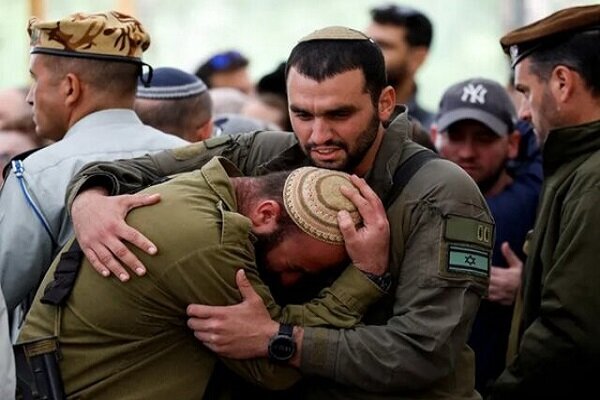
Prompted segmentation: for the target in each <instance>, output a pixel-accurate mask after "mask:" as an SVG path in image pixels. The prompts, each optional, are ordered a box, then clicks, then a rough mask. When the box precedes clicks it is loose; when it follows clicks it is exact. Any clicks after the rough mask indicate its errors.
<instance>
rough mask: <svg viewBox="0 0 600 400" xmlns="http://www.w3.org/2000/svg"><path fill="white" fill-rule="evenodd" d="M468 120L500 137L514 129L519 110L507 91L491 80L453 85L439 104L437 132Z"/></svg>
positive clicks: (474, 80) (475, 80) (476, 79)
mask: <svg viewBox="0 0 600 400" xmlns="http://www.w3.org/2000/svg"><path fill="white" fill-rule="evenodd" d="M465 119H472V120H475V121H479V122H481V123H482V124H484V125H485V126H487V127H488V128H490V129H491V130H492V131H493V132H494V133H496V134H497V135H498V136H504V135H507V134H509V133H511V132H512V131H513V130H514V129H515V124H516V123H517V111H516V109H515V106H514V104H513V102H512V100H511V98H510V97H509V95H508V93H507V92H506V89H504V87H502V85H500V84H499V83H497V82H495V81H492V80H490V79H484V78H474V79H468V80H466V81H462V82H458V83H456V84H454V85H452V86H450V87H449V88H448V89H447V90H446V92H445V93H444V95H443V96H442V100H441V101H440V106H439V111H438V113H437V118H436V120H437V121H436V122H437V129H438V131H439V132H445V131H447V130H448V127H450V125H452V124H454V123H455V122H458V121H462V120H465Z"/></svg>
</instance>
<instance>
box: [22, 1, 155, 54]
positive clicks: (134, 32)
mask: <svg viewBox="0 0 600 400" xmlns="http://www.w3.org/2000/svg"><path fill="white" fill-rule="evenodd" d="M27 31H28V33H29V37H30V38H31V53H32V54H34V53H42V54H50V55H58V56H69V57H83V58H94V59H101V60H114V61H127V62H133V63H140V64H141V63H142V62H141V60H142V53H143V52H144V51H145V50H146V49H147V48H148V47H149V46H150V36H149V35H148V33H146V31H145V30H144V27H143V26H142V24H141V23H140V22H139V21H138V20H137V19H135V18H133V17H131V16H129V15H126V14H122V13H120V12H117V11H108V12H104V13H97V14H84V13H75V14H72V15H69V16H67V17H65V18H63V19H60V20H57V21H40V20H39V19H38V18H36V17H33V18H31V19H30V20H29V26H28V28H27Z"/></svg>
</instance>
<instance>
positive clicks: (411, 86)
mask: <svg viewBox="0 0 600 400" xmlns="http://www.w3.org/2000/svg"><path fill="white" fill-rule="evenodd" d="M394 89H395V91H396V103H399V104H406V103H408V101H409V100H410V99H411V97H412V96H413V94H414V93H415V82H414V81H413V79H412V78H410V79H404V80H403V81H402V82H399V83H398V85H397V86H396V87H395V88H394Z"/></svg>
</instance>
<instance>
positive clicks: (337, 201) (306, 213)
mask: <svg viewBox="0 0 600 400" xmlns="http://www.w3.org/2000/svg"><path fill="white" fill-rule="evenodd" d="M341 186H346V187H349V188H354V187H355V186H354V185H353V184H352V182H351V181H350V177H349V175H348V174H346V173H343V172H340V171H332V170H328V169H322V168H316V167H303V168H298V169H297V170H295V171H293V172H292V173H291V174H290V176H289V177H288V178H287V180H286V182H285V186H284V189H283V202H284V205H285V208H286V210H287V212H288V214H289V215H290V218H291V219H292V221H294V223H295V224H296V225H298V226H299V227H300V229H302V230H303V231H304V232H306V233H307V234H309V235H310V236H312V237H314V238H315V239H317V240H320V241H322V242H326V243H331V244H342V243H343V242H344V238H343V237H342V233H341V232H340V229H339V227H338V223H337V213H338V211H341V210H346V211H348V212H349V213H350V216H351V218H352V221H353V222H354V224H355V225H358V224H360V223H361V222H362V219H361V217H360V214H359V213H358V210H357V209H356V206H355V205H354V204H353V203H352V202H351V201H350V200H349V199H348V198H347V197H346V196H344V195H343V194H342V192H341V191H340V187H341ZM356 190H358V189H356Z"/></svg>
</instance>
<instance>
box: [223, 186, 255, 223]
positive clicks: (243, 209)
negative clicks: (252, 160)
mask: <svg viewBox="0 0 600 400" xmlns="http://www.w3.org/2000/svg"><path fill="white" fill-rule="evenodd" d="M229 179H230V180H231V185H232V186H233V190H234V192H235V200H236V202H237V210H238V212H239V213H240V214H242V215H246V216H247V215H248V209H249V207H250V204H249V202H248V201H247V199H251V198H252V196H251V195H250V194H251V193H253V191H254V185H253V184H252V178H247V177H240V178H229Z"/></svg>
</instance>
